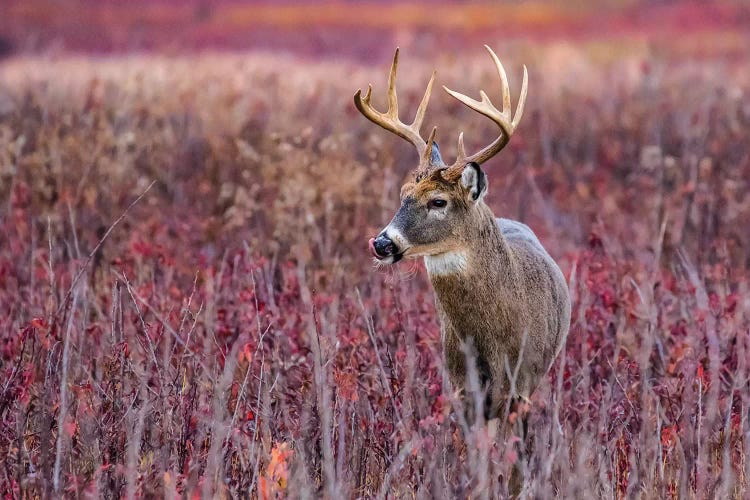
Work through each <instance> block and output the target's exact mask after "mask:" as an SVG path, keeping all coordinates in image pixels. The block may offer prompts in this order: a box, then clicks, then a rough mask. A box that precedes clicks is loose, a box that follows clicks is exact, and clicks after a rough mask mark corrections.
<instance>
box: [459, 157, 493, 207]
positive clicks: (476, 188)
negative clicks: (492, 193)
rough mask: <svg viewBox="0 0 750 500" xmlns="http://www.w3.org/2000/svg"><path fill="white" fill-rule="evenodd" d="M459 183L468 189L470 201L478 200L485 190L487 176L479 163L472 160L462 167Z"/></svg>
mask: <svg viewBox="0 0 750 500" xmlns="http://www.w3.org/2000/svg"><path fill="white" fill-rule="evenodd" d="M461 184H462V185H463V186H464V187H465V188H466V189H467V190H468V191H469V195H470V196H471V199H472V201H479V200H480V199H481V198H482V196H484V194H485V193H486V192H487V176H486V175H484V172H483V171H482V168H481V167H480V166H479V164H478V163H475V162H473V161H472V162H469V163H467V164H466V166H465V167H464V170H463V172H462V173H461Z"/></svg>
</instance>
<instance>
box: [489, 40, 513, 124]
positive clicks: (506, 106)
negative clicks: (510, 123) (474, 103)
mask: <svg viewBox="0 0 750 500" xmlns="http://www.w3.org/2000/svg"><path fill="white" fill-rule="evenodd" d="M484 48H485V49H487V52H489V53H490V57H491V58H492V61H493V62H494V63H495V67H496V68H497V74H498V75H500V81H501V82H502V84H503V114H504V115H507V114H508V113H510V85H509V84H508V75H507V74H506V73H505V68H504V67H503V63H501V62H500V59H498V58H497V54H495V52H494V51H493V50H492V49H491V48H490V47H489V45H485V46H484ZM488 100H489V99H488Z"/></svg>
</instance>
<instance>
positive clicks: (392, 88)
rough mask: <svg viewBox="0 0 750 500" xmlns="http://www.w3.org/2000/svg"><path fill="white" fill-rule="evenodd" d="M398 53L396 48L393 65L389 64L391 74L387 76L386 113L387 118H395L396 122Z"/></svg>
mask: <svg viewBox="0 0 750 500" xmlns="http://www.w3.org/2000/svg"><path fill="white" fill-rule="evenodd" d="M398 52H399V48H398V47H396V53H395V54H394V55H393V63H392V64H391V72H390V73H389V74H388V111H387V112H386V114H387V115H388V116H390V117H392V118H395V119H396V120H398V96H397V95H396V71H397V70H398Z"/></svg>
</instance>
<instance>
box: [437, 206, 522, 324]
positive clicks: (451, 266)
mask: <svg viewBox="0 0 750 500" xmlns="http://www.w3.org/2000/svg"><path fill="white" fill-rule="evenodd" d="M476 209H477V210H479V211H480V213H479V214H478V215H479V217H478V221H477V222H478V223H477V224H474V225H472V227H471V228H468V230H467V233H466V235H465V237H464V241H463V244H462V245H461V246H460V247H459V248H457V249H455V250H453V251H451V252H446V253H445V254H439V255H432V256H426V257H425V267H426V268H427V273H428V275H429V277H430V281H431V282H432V286H433V288H434V289H435V295H436V299H437V303H438V306H439V309H440V310H441V311H442V312H443V313H444V314H446V315H447V316H448V317H449V318H452V320H451V321H450V323H456V322H460V323H464V322H466V321H468V322H469V323H475V322H476V323H478V324H483V323H485V320H486V319H487V318H483V317H482V316H483V315H485V314H491V312H492V311H494V310H496V308H497V307H502V306H501V304H499V303H498V301H499V302H500V303H502V302H504V301H505V300H504V298H505V297H512V295H513V293H514V292H513V290H514V286H513V259H512V255H511V251H510V248H509V247H508V244H507V242H506V241H505V238H503V235H502V233H501V232H500V228H499V226H498V224H497V221H496V219H495V216H494V214H493V213H492V211H491V210H490V209H489V207H487V206H486V205H484V204H483V203H482V204H481V205H480V206H477V207H476ZM467 308H468V309H467ZM469 310H471V313H469ZM467 316H468V317H467ZM456 326H458V324H456ZM463 326H464V327H465V328H466V329H468V328H470V327H471V326H472V325H469V324H466V325H463ZM465 328H460V329H461V330H464V329H465Z"/></svg>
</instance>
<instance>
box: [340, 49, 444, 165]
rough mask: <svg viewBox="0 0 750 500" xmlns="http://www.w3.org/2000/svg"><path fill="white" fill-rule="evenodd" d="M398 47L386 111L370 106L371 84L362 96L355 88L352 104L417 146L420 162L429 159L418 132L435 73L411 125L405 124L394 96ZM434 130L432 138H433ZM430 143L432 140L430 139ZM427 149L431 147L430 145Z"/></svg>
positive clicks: (424, 143) (375, 121)
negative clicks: (400, 116) (399, 114)
mask: <svg viewBox="0 0 750 500" xmlns="http://www.w3.org/2000/svg"><path fill="white" fill-rule="evenodd" d="M398 52H399V50H398V48H397V49H396V54H395V55H394V56H393V64H392V65H391V72H390V74H389V76H388V111H386V112H385V113H381V112H380V111H377V110H376V109H375V108H373V107H372V105H371V104H370V99H371V97H372V85H368V86H367V92H366V93H365V95H364V96H362V89H359V90H357V92H356V93H355V94H354V105H355V106H356V107H357V109H358V110H359V112H360V113H362V114H363V115H365V117H367V119H368V120H370V121H371V122H373V123H375V124H376V125H379V126H381V127H383V128H384V129H386V130H388V131H389V132H393V133H394V134H396V135H398V136H399V137H402V138H404V139H406V140H407V141H409V142H410V143H412V144H413V145H414V147H415V148H417V153H419V157H420V160H421V162H422V163H424V162H425V161H429V158H430V151H429V150H428V147H427V143H426V142H425V141H424V139H422V136H421V135H420V133H419V130H420V128H422V121H423V120H424V114H425V111H427V103H428V102H429V101H430V93H431V92H432V83H433V82H434V81H435V73H436V72H434V71H433V72H432V77H431V78H430V83H428V84H427V90H425V93H424V97H422V102H421V103H420V104H419V107H418V108H417V114H416V116H415V117H414V121H413V122H412V123H411V125H406V124H405V123H403V122H402V121H401V120H400V119H399V117H398V98H397V96H396V70H397V69H398ZM434 133H435V132H434V130H433V133H432V136H431V137H432V138H433V140H434ZM430 142H431V143H432V141H430ZM429 149H432V148H431V147H430V148H429Z"/></svg>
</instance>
